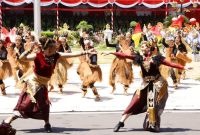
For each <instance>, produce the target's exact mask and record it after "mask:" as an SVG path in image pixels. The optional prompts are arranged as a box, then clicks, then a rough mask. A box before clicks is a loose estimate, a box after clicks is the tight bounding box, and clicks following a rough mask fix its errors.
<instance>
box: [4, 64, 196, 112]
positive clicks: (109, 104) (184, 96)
mask: <svg viewBox="0 0 200 135" xmlns="http://www.w3.org/2000/svg"><path fill="white" fill-rule="evenodd" d="M77 66H78V65H74V66H73V67H72V68H71V69H70V70H69V71H68V79H69V80H68V83H66V84H65V85H64V89H63V90H64V93H63V94H59V93H58V89H57V88H55V90H54V91H53V92H50V93H49V97H50V100H51V103H52V106H51V112H67V111H122V110H124V109H125V108H126V106H127V105H128V104H129V102H130V100H131V98H132V95H133V93H134V91H135V90H136V89H137V88H138V87H139V86H140V83H141V78H140V76H139V71H140V69H139V68H138V67H134V76H135V80H134V83H133V84H132V85H131V86H130V88H129V90H128V93H129V95H128V96H127V95H124V94H123V86H122V85H121V84H117V89H116V91H115V93H114V94H110V92H111V87H110V86H109V84H108V78H109V77H108V76H109V70H110V64H102V65H100V66H101V68H102V72H103V81H102V82H100V83H96V86H97V89H98V92H99V94H100V96H101V101H99V102H95V101H94V96H93V93H92V91H91V90H90V89H88V93H87V95H86V97H85V98H81V96H82V94H81V89H80V88H81V81H80V79H79V76H78V75H77V73H76V69H77ZM187 76H189V75H187ZM5 84H6V87H7V89H6V91H7V94H8V95H7V96H1V95H0V113H1V114H3V113H12V109H13V108H14V107H15V105H16V103H17V100H18V95H19V93H20V90H19V89H16V88H15V87H14V86H15V82H14V80H13V78H8V79H6V80H5ZM199 87H200V82H199V81H195V80H192V79H185V80H182V81H181V84H180V85H179V88H178V89H176V90H174V88H173V87H172V81H171V80H170V79H169V98H168V101H167V104H166V109H167V110H174V109H183V110H196V109H200V102H199V101H200V89H199Z"/></svg>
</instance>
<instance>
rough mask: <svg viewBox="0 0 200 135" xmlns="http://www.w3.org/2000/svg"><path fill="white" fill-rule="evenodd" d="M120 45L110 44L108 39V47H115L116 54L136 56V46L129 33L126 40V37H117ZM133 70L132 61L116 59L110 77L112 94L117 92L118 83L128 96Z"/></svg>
mask: <svg viewBox="0 0 200 135" xmlns="http://www.w3.org/2000/svg"><path fill="white" fill-rule="evenodd" d="M117 40H118V43H117V44H110V43H109V42H108V40H107V39H106V45H107V46H108V47H115V48H116V52H123V53H125V54H127V55H131V54H134V53H135V51H134V47H133V46H134V45H133V41H132V40H130V35H129V33H128V34H126V38H125V37H124V36H118V37H117ZM133 79H134V76H133V69H132V61H131V60H129V59H125V58H118V57H116V58H115V59H114V60H113V62H112V64H111V68H110V75H109V84H110V85H111V86H112V92H111V93H114V91H115V90H116V85H115V83H116V82H119V83H121V84H123V85H124V94H125V95H128V92H127V91H128V88H129V85H130V84H131V83H132V82H133Z"/></svg>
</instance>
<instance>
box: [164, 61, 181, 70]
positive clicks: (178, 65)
mask: <svg viewBox="0 0 200 135" xmlns="http://www.w3.org/2000/svg"><path fill="white" fill-rule="evenodd" d="M161 63H162V64H163V65H166V66H169V67H173V68H178V69H182V70H184V69H185V67H184V66H182V65H180V64H176V63H173V62H170V61H167V60H166V59H163V60H162V61H161Z"/></svg>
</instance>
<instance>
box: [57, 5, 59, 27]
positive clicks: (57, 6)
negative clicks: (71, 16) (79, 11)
mask: <svg viewBox="0 0 200 135" xmlns="http://www.w3.org/2000/svg"><path fill="white" fill-rule="evenodd" d="M58 27H59V11H58V3H57V10H56V28H57V30H58Z"/></svg>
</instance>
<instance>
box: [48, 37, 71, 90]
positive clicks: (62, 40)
mask: <svg viewBox="0 0 200 135" xmlns="http://www.w3.org/2000/svg"><path fill="white" fill-rule="evenodd" d="M57 47H58V48H57V51H58V52H65V53H71V52H72V51H71V48H70V46H69V45H68V44H67V42H66V37H59V41H58V42H57ZM72 65H73V61H72V59H71V58H67V59H65V58H62V59H59V60H58V61H57V63H56V67H55V69H54V73H53V75H52V77H51V80H50V82H49V85H50V89H49V91H52V90H53V89H54V86H55V85H57V86H58V88H59V93H61V94H62V93H63V85H64V84H65V83H66V82H67V70H68V69H69V68H71V67H72Z"/></svg>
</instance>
